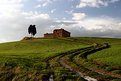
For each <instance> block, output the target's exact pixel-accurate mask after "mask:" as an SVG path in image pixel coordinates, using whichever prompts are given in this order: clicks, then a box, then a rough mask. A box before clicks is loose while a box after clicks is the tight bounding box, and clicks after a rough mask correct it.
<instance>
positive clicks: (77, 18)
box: [72, 13, 86, 21]
mask: <svg viewBox="0 0 121 81" xmlns="http://www.w3.org/2000/svg"><path fill="white" fill-rule="evenodd" d="M72 15H73V17H72V19H73V20H75V21H80V20H82V19H84V18H85V17H86V14H85V13H73V14H72Z"/></svg>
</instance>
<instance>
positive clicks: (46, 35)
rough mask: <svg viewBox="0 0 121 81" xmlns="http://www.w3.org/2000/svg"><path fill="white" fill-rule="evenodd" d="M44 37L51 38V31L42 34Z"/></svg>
mask: <svg viewBox="0 0 121 81" xmlns="http://www.w3.org/2000/svg"><path fill="white" fill-rule="evenodd" d="M44 37H45V38H53V33H46V34H44Z"/></svg>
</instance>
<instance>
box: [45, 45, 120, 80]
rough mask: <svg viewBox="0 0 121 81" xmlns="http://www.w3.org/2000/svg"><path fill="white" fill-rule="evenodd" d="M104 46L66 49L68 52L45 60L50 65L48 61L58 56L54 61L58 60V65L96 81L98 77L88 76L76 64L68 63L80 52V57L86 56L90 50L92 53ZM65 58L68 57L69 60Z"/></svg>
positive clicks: (86, 78)
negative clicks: (74, 65)
mask: <svg viewBox="0 0 121 81" xmlns="http://www.w3.org/2000/svg"><path fill="white" fill-rule="evenodd" d="M105 48H107V47H106V46H105V45H101V47H96V48H95V47H94V46H90V47H87V48H81V49H75V50H71V51H68V52H65V53H61V54H59V55H57V56H53V57H49V58H48V59H47V60H46V63H47V65H48V66H50V64H51V62H50V61H51V60H53V59H55V58H57V57H58V58H57V59H56V60H55V61H56V62H59V63H60V65H62V66H63V67H64V68H67V69H69V70H70V71H72V72H75V73H77V74H79V75H80V77H82V78H84V79H85V80H87V81H98V79H96V78H93V77H90V76H88V75H87V74H86V73H84V72H82V71H81V69H80V67H78V66H77V67H73V66H71V65H70V64H69V63H71V62H70V61H71V60H72V59H73V58H72V57H74V56H76V55H79V54H80V53H82V57H83V58H86V57H87V55H88V53H90V52H92V53H93V52H94V51H100V50H102V49H105ZM87 50H88V51H87ZM67 58H69V59H70V61H69V60H68V59H67ZM48 68H51V66H50V67H48ZM95 72H96V71H95ZM96 73H98V72H96ZM98 74H103V73H100V72H99V73H98ZM110 76H111V77H115V76H112V75H110ZM116 78H119V77H116ZM103 81H106V80H103ZM107 81H108V80H107Z"/></svg>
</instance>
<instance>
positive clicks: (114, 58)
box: [78, 38, 121, 66]
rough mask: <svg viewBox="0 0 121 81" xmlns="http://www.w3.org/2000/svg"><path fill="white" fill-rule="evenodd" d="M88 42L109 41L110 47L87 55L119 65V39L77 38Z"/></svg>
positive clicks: (120, 44) (120, 59)
mask: <svg viewBox="0 0 121 81" xmlns="http://www.w3.org/2000/svg"><path fill="white" fill-rule="evenodd" d="M78 39H83V40H85V41H89V42H97V43H109V44H110V45H111V48H109V49H104V50H102V51H98V52H96V53H94V54H92V55H89V56H88V59H91V60H94V61H97V62H101V63H104V64H107V65H111V66H113V65H114V66H121V39H112V38H78Z"/></svg>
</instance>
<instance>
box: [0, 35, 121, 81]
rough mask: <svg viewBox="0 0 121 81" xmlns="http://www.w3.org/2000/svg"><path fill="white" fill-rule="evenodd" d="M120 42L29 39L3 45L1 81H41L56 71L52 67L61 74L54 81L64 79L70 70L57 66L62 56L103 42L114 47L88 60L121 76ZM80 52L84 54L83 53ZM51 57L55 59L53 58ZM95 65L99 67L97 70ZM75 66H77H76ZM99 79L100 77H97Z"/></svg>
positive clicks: (97, 53)
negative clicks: (63, 76) (64, 75)
mask: <svg viewBox="0 0 121 81" xmlns="http://www.w3.org/2000/svg"><path fill="white" fill-rule="evenodd" d="M120 41H121V39H113V38H94V37H70V38H35V39H29V40H26V39H24V40H21V41H18V42H10V43H3V44H0V71H1V72H0V80H1V81H11V80H12V81H25V80H27V81H30V80H31V81H39V80H42V78H43V76H44V75H45V74H46V75H48V73H50V71H51V72H54V71H53V70H52V67H53V68H55V69H54V70H55V71H59V72H58V73H59V74H58V76H57V75H56V74H55V80H57V79H61V80H62V75H63V74H64V73H65V74H67V73H70V72H71V71H69V69H67V68H64V67H62V66H61V65H58V64H59V63H58V62H57V61H58V60H57V58H60V54H66V53H71V51H72V52H73V51H74V50H77V49H82V48H87V47H90V46H93V45H94V44H100V45H101V44H103V43H108V44H110V46H111V47H110V48H107V49H103V50H100V51H97V52H95V53H93V54H90V55H88V56H87V59H88V61H89V62H91V63H94V65H93V64H92V65H93V66H94V68H98V67H101V68H99V69H105V68H106V71H110V72H114V73H117V74H120V73H121V70H120V67H121V54H120V51H121V47H120V45H121V42H120ZM92 49H95V48H92ZM69 51H70V52H69ZM87 51H88V50H87ZM85 52H86V51H85ZM79 53H80V54H81V52H79ZM55 56H56V57H57V58H56V57H55ZM51 57H53V58H52V59H50V58H51ZM70 57H71V56H70ZM70 57H69V58H70ZM65 58H67V57H65ZM65 58H64V60H65ZM71 58H72V57H71ZM47 59H48V60H47ZM76 59H81V58H77V57H76ZM76 59H75V60H76ZM81 61H83V62H84V63H81V64H82V65H83V66H84V67H86V68H87V67H89V68H87V69H90V68H92V67H93V66H91V65H90V64H91V63H89V62H85V61H84V60H83V59H82V60H81ZM56 62H57V63H56ZM48 63H49V66H48ZM78 63H79V62H78ZM95 63H96V64H98V67H97V65H96V64H95ZM81 64H80V65H81ZM70 65H71V64H70ZM74 66H75V67H76V65H74ZM92 71H93V69H92ZM54 73H55V72H54ZM72 73H73V72H72ZM73 74H74V73H73ZM74 75H76V74H74ZM70 76H71V74H70ZM90 76H92V75H90ZM101 76H102V75H101ZM46 77H47V76H46ZM92 77H94V76H92ZM111 77H113V76H111ZM114 77H115V76H114ZM66 78H67V80H69V79H70V80H71V81H73V79H79V80H80V81H82V80H83V78H80V77H79V76H77V77H72V78H71V77H70V78H69V77H66ZM96 78H99V77H98V76H96ZM102 78H103V80H105V79H104V77H102ZM109 79H110V78H109ZM113 79H115V78H113ZM61 80H60V81H61ZM43 81H44V80H43Z"/></svg>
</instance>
